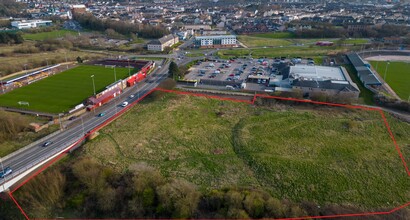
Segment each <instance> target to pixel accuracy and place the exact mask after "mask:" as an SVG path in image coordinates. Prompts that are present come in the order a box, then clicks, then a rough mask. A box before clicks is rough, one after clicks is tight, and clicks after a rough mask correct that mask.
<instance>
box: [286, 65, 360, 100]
mask: <svg viewBox="0 0 410 220" xmlns="http://www.w3.org/2000/svg"><path fill="white" fill-rule="evenodd" d="M289 82H290V85H291V87H292V89H294V90H296V89H299V90H301V91H302V92H303V94H304V96H309V95H311V94H312V93H317V92H323V93H326V94H327V95H341V94H344V95H347V96H349V97H353V98H358V97H359V94H360V90H359V88H358V86H357V85H356V84H355V83H354V82H352V80H351V79H350V77H349V74H348V72H347V71H346V69H345V68H343V67H326V66H311V65H295V66H290V69H289Z"/></svg>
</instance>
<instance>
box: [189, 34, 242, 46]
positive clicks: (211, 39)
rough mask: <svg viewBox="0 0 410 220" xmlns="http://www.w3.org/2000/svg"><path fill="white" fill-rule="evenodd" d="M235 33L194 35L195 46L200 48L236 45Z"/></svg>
mask: <svg viewBox="0 0 410 220" xmlns="http://www.w3.org/2000/svg"><path fill="white" fill-rule="evenodd" d="M237 45H238V42H237V40H236V36H235V35H218V36H199V37H195V46H196V47H200V48H223V47H236V46H237Z"/></svg>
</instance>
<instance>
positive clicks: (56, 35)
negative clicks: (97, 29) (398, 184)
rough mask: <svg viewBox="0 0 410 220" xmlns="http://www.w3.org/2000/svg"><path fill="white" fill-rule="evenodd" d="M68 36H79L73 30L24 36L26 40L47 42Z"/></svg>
mask: <svg viewBox="0 0 410 220" xmlns="http://www.w3.org/2000/svg"><path fill="white" fill-rule="evenodd" d="M66 35H78V32H77V31H72V30H55V31H50V32H40V33H35V34H29V33H27V34H24V35H23V38H24V40H45V39H53V38H60V37H64V36H66Z"/></svg>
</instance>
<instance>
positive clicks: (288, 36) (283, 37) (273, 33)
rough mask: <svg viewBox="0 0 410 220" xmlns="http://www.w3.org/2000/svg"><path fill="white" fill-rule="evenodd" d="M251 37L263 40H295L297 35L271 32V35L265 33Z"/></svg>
mask: <svg viewBox="0 0 410 220" xmlns="http://www.w3.org/2000/svg"><path fill="white" fill-rule="evenodd" d="M249 36H252V37H262V38H276V39H286V38H294V37H295V34H294V33H291V32H271V33H263V34H252V35H249Z"/></svg>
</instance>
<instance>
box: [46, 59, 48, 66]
mask: <svg viewBox="0 0 410 220" xmlns="http://www.w3.org/2000/svg"><path fill="white" fill-rule="evenodd" d="M46 63H47V67H48V58H46Z"/></svg>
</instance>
